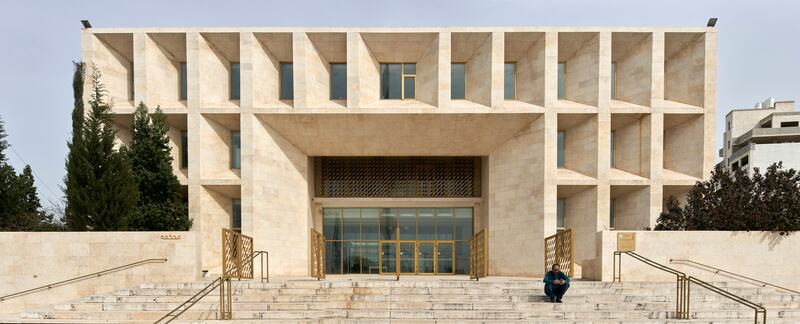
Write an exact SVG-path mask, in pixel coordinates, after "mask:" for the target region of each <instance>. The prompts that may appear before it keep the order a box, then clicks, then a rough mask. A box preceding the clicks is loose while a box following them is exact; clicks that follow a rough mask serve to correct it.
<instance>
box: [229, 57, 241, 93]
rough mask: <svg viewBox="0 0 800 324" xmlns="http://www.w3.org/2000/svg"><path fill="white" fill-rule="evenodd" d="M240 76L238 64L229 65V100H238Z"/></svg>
mask: <svg viewBox="0 0 800 324" xmlns="http://www.w3.org/2000/svg"><path fill="white" fill-rule="evenodd" d="M240 76H241V73H240V71H239V63H231V100H239V95H240V92H241V91H240V81H241V80H240Z"/></svg>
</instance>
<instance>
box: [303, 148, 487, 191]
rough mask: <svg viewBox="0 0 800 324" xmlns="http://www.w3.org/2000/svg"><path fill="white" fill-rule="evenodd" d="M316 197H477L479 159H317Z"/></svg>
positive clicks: (478, 188) (478, 189)
mask: <svg viewBox="0 0 800 324" xmlns="http://www.w3.org/2000/svg"><path fill="white" fill-rule="evenodd" d="M316 163H317V164H318V166H317V168H316V169H317V172H318V175H317V182H318V183H317V195H318V196H320V197H393V198H409V197H479V196H480V158H476V157H321V158H317V159H316Z"/></svg>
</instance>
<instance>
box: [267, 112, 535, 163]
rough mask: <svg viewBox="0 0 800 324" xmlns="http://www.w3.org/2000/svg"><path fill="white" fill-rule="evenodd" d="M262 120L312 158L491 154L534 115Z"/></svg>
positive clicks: (324, 116) (283, 116)
mask: <svg viewBox="0 0 800 324" xmlns="http://www.w3.org/2000/svg"><path fill="white" fill-rule="evenodd" d="M258 116H259V117H260V119H261V121H262V122H263V123H264V124H265V125H267V126H269V127H270V128H272V129H273V130H275V131H276V132H277V133H279V134H280V135H281V136H283V137H284V138H285V139H286V140H288V141H289V142H290V143H292V144H293V145H295V146H296V147H297V148H298V149H300V150H301V151H303V152H304V153H305V154H306V155H309V156H457V155H460V156H486V155H489V154H490V153H491V152H492V151H494V149H496V148H497V147H499V146H500V145H502V144H503V143H505V142H506V141H508V140H510V139H511V138H512V137H513V136H514V135H516V134H517V133H519V132H520V131H522V130H523V129H524V128H525V127H526V126H528V125H530V124H531V123H532V122H533V121H534V120H536V118H538V117H539V116H541V114H535V113H465V114H461V113H443V114H433V113H414V114H411V113H408V114H404V113H320V112H315V113H269V114H258Z"/></svg>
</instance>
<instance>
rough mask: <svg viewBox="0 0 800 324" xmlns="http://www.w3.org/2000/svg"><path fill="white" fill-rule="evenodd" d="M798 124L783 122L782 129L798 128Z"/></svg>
mask: <svg viewBox="0 0 800 324" xmlns="http://www.w3.org/2000/svg"><path fill="white" fill-rule="evenodd" d="M798 124H800V123H798V122H796V121H788V122H781V127H797V126H798Z"/></svg>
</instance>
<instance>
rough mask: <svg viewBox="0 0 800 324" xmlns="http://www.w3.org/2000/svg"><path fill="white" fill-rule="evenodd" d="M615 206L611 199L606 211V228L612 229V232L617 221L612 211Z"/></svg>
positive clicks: (614, 201) (615, 202) (615, 203)
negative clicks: (607, 217)
mask: <svg viewBox="0 0 800 324" xmlns="http://www.w3.org/2000/svg"><path fill="white" fill-rule="evenodd" d="M616 205H617V201H616V200H614V199H611V203H610V206H609V210H608V216H609V220H608V228H609V229H612V230H613V229H614V227H616V221H617V220H616V215H614V210H615V209H616Z"/></svg>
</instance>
